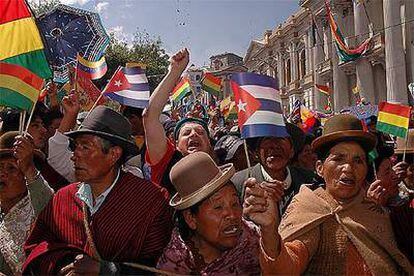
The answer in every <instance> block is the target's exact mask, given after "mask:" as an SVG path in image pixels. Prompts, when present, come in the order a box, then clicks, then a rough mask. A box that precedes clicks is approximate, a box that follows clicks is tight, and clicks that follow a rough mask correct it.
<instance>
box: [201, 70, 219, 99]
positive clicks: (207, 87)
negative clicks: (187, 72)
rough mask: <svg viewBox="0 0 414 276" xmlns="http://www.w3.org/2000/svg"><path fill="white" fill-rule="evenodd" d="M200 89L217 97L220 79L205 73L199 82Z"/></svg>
mask: <svg viewBox="0 0 414 276" xmlns="http://www.w3.org/2000/svg"><path fill="white" fill-rule="evenodd" d="M201 87H202V89H203V90H204V91H207V92H208V93H210V94H212V95H214V96H216V97H217V96H219V94H220V92H221V79H220V78H217V77H215V76H214V75H213V74H211V73H205V74H204V78H203V80H202V81H201Z"/></svg>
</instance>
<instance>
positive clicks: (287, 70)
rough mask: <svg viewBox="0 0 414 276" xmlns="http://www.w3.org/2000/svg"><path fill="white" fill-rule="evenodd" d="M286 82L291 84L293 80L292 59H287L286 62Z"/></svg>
mask: <svg viewBox="0 0 414 276" xmlns="http://www.w3.org/2000/svg"><path fill="white" fill-rule="evenodd" d="M285 72H286V74H285V84H286V85H289V83H290V82H291V80H292V79H291V77H292V76H291V71H290V59H287V60H286V64H285Z"/></svg>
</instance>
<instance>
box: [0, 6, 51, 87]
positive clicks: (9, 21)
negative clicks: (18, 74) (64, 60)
mask: <svg viewBox="0 0 414 276" xmlns="http://www.w3.org/2000/svg"><path fill="white" fill-rule="evenodd" d="M0 41H1V47H0V61H3V62H6V63H12V64H17V65H20V66H23V67H25V68H27V69H29V70H30V71H32V72H33V73H35V74H36V75H38V76H39V77H41V78H43V79H47V78H51V77H52V72H51V71H50V68H49V65H48V63H47V60H46V56H45V53H44V46H43V42H42V39H41V38H40V33H39V30H38V28H37V26H36V23H35V20H34V18H33V17H32V14H31V13H30V10H29V8H28V6H27V4H26V2H25V1H24V0H1V4H0Z"/></svg>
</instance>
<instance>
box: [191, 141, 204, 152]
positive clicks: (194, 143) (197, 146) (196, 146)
mask: <svg viewBox="0 0 414 276" xmlns="http://www.w3.org/2000/svg"><path fill="white" fill-rule="evenodd" d="M200 147H201V143H200V141H198V140H190V141H189V142H188V151H190V152H194V151H197V150H199V149H200Z"/></svg>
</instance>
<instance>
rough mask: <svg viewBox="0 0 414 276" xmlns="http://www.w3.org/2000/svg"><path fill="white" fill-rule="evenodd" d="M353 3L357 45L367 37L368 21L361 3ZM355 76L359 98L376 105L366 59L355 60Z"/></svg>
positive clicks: (372, 79)
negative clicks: (359, 90) (359, 89)
mask: <svg viewBox="0 0 414 276" xmlns="http://www.w3.org/2000/svg"><path fill="white" fill-rule="evenodd" d="M391 1H392V0H391ZM353 3H354V24H355V36H356V38H357V39H356V43H357V44H358V45H359V44H360V43H362V42H363V41H364V40H365V39H366V38H367V37H368V33H369V27H368V24H369V21H368V19H367V16H366V14H365V10H364V6H363V5H362V3H358V1H353ZM356 75H357V85H358V86H359V87H360V88H361V97H364V98H365V99H366V100H367V101H369V102H371V103H377V97H376V95H375V91H374V74H373V71H372V66H371V63H370V62H369V60H368V59H366V58H364V57H361V58H359V59H358V60H356Z"/></svg>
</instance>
